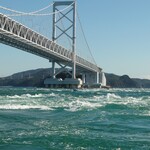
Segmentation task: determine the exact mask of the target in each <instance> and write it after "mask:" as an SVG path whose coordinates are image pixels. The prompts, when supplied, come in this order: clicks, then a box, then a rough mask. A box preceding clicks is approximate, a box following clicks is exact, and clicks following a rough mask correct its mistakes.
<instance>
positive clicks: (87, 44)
mask: <svg viewBox="0 0 150 150" xmlns="http://www.w3.org/2000/svg"><path fill="white" fill-rule="evenodd" d="M77 17H78V20H79V24H80V28H81V31H82V34H83V37H84V40H85V42H86V45H87V48H88V50H89V52H90V55H91V57H92V59H93V61H94V63H95V65H97V64H96V61H95V59H94V57H93V54H92V51H91V49H90V46H89V44H88V41H87V39H86V36H85V33H84V30H83V26H82V24H81V20H80V17H79V13H78V12H77Z"/></svg>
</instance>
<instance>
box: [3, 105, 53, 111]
mask: <svg viewBox="0 0 150 150" xmlns="http://www.w3.org/2000/svg"><path fill="white" fill-rule="evenodd" d="M0 109H6V110H7V109H8V110H9V109H10V110H17V109H22V110H25V109H40V110H52V109H51V108H49V107H47V106H44V105H14V104H13V105H11V104H7V105H0Z"/></svg>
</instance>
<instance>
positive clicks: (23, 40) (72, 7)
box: [0, 1, 106, 87]
mask: <svg viewBox="0 0 150 150" xmlns="http://www.w3.org/2000/svg"><path fill="white" fill-rule="evenodd" d="M60 6H61V7H62V6H63V7H64V9H61V10H60ZM48 7H49V6H47V7H45V8H42V9H40V10H38V11H35V12H30V13H24V12H19V11H15V10H11V9H9V8H6V7H2V6H0V9H4V10H8V11H12V12H14V14H10V15H8V14H4V13H0V42H1V43H3V44H6V45H9V46H12V47H15V48H17V49H20V50H23V51H26V52H29V53H32V54H34V55H37V56H40V57H43V58H45V59H48V60H49V61H50V62H51V63H52V74H51V78H47V79H45V81H44V83H45V85H46V86H52V87H54V86H57V87H58V86H60V85H61V86H62V85H67V86H68V87H80V86H82V85H83V84H84V85H98V86H100V85H101V84H103V85H104V84H106V81H103V79H105V76H104V74H102V69H101V68H100V67H99V66H97V65H96V64H95V62H91V61H89V60H86V59H85V58H83V57H81V56H79V55H77V54H76V16H77V12H76V1H56V2H54V3H53V12H52V13H50V14H39V12H40V11H42V10H44V9H46V8H48ZM64 10H67V12H65V13H64ZM60 14H61V17H57V15H60ZM68 14H69V16H68ZM24 15H26V16H28V15H32V16H36V15H38V16H44V15H53V21H52V22H53V26H52V39H49V38H47V37H45V36H44V35H42V34H40V33H38V32H36V31H34V30H33V29H31V28H29V27H27V26H26V25H23V24H22V23H20V22H18V21H16V20H14V19H12V17H11V16H24ZM63 18H65V19H67V20H68V21H69V23H70V25H69V27H68V28H67V29H64V28H62V27H61V26H60V25H59V24H58V23H59V22H60V21H61V20H62V19H63ZM57 30H59V32H57ZM68 30H71V32H69V33H68V32H67V31H68ZM60 31H61V32H60ZM58 33H59V34H58ZM62 35H66V36H67V37H68V38H69V40H70V41H71V50H70V49H67V48H65V47H63V46H62V45H60V44H58V43H57V40H58V39H59V38H60V37H61V36H62ZM56 63H57V64H58V65H59V66H60V69H59V70H57V72H56V69H55V64H56ZM66 67H70V68H71V70H72V71H71V72H70V71H68V69H66ZM64 70H67V72H68V73H69V74H71V76H72V78H69V79H68V78H66V79H65V80H64V81H62V80H58V79H56V75H57V74H58V73H60V72H62V71H64ZM76 72H79V73H81V74H82V80H79V79H76ZM102 78H103V79H102ZM105 80H106V79H105Z"/></svg>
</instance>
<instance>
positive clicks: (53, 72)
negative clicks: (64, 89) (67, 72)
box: [52, 61, 56, 79]
mask: <svg viewBox="0 0 150 150" xmlns="http://www.w3.org/2000/svg"><path fill="white" fill-rule="evenodd" d="M52 78H53V79H55V78H56V77H55V61H52Z"/></svg>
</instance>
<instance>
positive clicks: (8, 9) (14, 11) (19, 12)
mask: <svg viewBox="0 0 150 150" xmlns="http://www.w3.org/2000/svg"><path fill="white" fill-rule="evenodd" d="M53 5H54V3H52V4H50V5H48V6H46V7H44V8H41V9H39V10H36V11H33V12H28V13H26V12H21V11H17V10H13V9H10V8H6V7H3V6H0V9H3V10H7V11H11V12H13V13H18V15H19V14H23V15H26V14H35V13H38V12H40V11H43V10H45V9H47V8H49V7H51V6H53ZM12 15H13V14H12ZM14 15H17V14H14Z"/></svg>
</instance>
